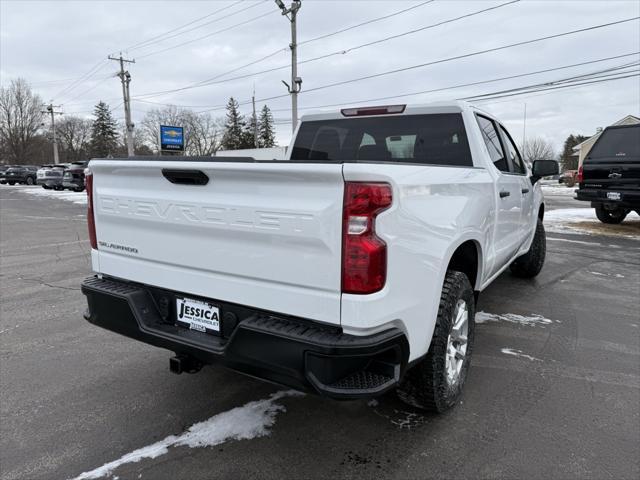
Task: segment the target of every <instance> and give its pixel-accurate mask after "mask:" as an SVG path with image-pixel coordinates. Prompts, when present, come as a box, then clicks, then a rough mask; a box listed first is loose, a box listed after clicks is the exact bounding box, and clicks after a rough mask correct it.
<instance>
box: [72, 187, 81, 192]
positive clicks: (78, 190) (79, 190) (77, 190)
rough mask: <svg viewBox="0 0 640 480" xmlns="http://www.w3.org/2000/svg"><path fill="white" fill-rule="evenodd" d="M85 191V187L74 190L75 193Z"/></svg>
mask: <svg viewBox="0 0 640 480" xmlns="http://www.w3.org/2000/svg"><path fill="white" fill-rule="evenodd" d="M83 190H84V187H77V188H74V189H73V191H74V192H82V191H83Z"/></svg>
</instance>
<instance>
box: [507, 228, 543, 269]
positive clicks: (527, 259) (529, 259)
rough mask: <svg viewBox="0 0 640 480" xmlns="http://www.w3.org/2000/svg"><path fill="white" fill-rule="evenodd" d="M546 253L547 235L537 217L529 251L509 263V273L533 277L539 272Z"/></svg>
mask: <svg viewBox="0 0 640 480" xmlns="http://www.w3.org/2000/svg"><path fill="white" fill-rule="evenodd" d="M546 254H547V236H546V234H545V233H544V225H543V224H542V220H540V219H538V223H537V224H536V233H535V235H534V237H533V242H531V247H530V248H529V251H528V252H527V253H525V254H524V255H521V256H519V257H518V258H516V259H515V260H514V261H513V263H512V264H511V265H510V267H509V268H511V273H512V274H514V275H515V276H516V277H521V278H533V277H535V276H536V275H538V274H539V273H540V270H542V266H543V265H544V259H545V256H546Z"/></svg>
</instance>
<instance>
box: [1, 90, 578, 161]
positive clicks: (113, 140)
mask: <svg viewBox="0 0 640 480" xmlns="http://www.w3.org/2000/svg"><path fill="white" fill-rule="evenodd" d="M43 108H44V102H43V101H42V98H41V97H40V96H39V95H37V94H36V93H34V92H33V90H32V89H31V87H30V86H29V84H28V83H27V82H26V81H25V80H24V79H17V80H13V81H12V82H11V83H10V84H9V85H8V86H6V87H0V163H17V164H29V163H40V164H42V163H50V162H52V161H53V153H52V145H51V142H52V132H51V128H50V126H49V118H48V116H47V115H46V114H44V113H43ZM226 109H227V112H226V117H213V116H211V114H210V113H207V112H199V113H196V112H194V111H192V110H190V109H187V108H180V107H175V106H167V107H163V108H155V109H151V110H149V111H148V112H147V113H146V114H145V116H144V118H143V119H142V121H141V123H140V125H139V126H137V127H136V128H135V129H134V150H135V153H136V154H138V155H152V154H154V153H158V151H159V150H160V145H159V135H160V125H173V126H181V127H184V129H185V152H184V153H185V154H186V155H199V156H208V155H213V154H215V153H216V152H217V151H218V150H238V149H244V148H266V147H273V146H275V145H276V140H275V126H274V119H273V115H272V113H271V110H270V109H269V107H268V106H267V105H264V106H263V107H262V109H261V110H260V112H259V114H258V113H256V114H255V115H254V114H251V115H249V116H248V117H245V116H244V115H243V114H242V113H241V112H240V105H239V104H238V102H237V101H236V100H235V99H234V98H233V97H232V98H230V99H229V102H228V103H227V107H226ZM56 135H57V139H58V151H59V154H60V161H62V162H72V161H76V160H86V159H88V158H93V157H107V156H114V157H123V156H126V154H127V149H126V145H125V141H124V138H125V135H124V126H123V125H121V124H120V123H119V122H118V121H117V120H116V119H115V118H114V117H113V114H112V112H111V110H110V109H109V106H108V105H107V104H106V103H104V102H102V101H101V102H99V103H98V104H97V105H96V106H95V109H94V112H93V119H86V118H81V117H77V116H72V115H65V116H64V117H62V118H56ZM586 139H587V137H585V136H582V135H573V134H572V135H569V137H567V139H566V140H565V142H564V145H563V148H562V151H561V152H560V153H559V154H558V153H557V152H556V151H555V150H554V148H553V145H552V144H551V143H550V142H548V141H546V140H545V139H544V138H542V137H535V138H530V139H527V141H526V142H525V144H524V145H521V146H520V150H521V152H522V153H523V156H524V158H525V160H526V161H527V162H529V163H531V162H533V161H534V160H540V159H558V160H559V161H560V163H561V166H562V169H563V170H573V169H576V168H578V158H577V156H575V155H573V151H572V149H573V147H574V146H575V145H577V144H579V143H581V142H583V141H584V140H586Z"/></svg>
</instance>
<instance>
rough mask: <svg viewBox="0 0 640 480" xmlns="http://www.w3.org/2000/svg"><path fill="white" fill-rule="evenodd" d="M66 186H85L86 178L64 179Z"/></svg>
mask: <svg viewBox="0 0 640 480" xmlns="http://www.w3.org/2000/svg"><path fill="white" fill-rule="evenodd" d="M62 186H63V187H64V188H71V189H75V188H84V180H64V181H63V182H62Z"/></svg>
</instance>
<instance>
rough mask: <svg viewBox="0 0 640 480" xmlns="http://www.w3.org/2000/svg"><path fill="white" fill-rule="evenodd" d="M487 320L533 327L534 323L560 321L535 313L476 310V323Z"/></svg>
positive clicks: (542, 323) (548, 323)
mask: <svg viewBox="0 0 640 480" xmlns="http://www.w3.org/2000/svg"><path fill="white" fill-rule="evenodd" d="M487 322H509V323H517V324H519V325H527V326H529V327H534V326H536V325H550V324H552V323H554V322H556V323H560V321H559V320H550V319H548V318H545V317H543V316H542V315H537V314H532V315H529V316H526V315H518V314H517V313H486V312H482V311H480V312H476V323H477V324H478V323H487Z"/></svg>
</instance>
